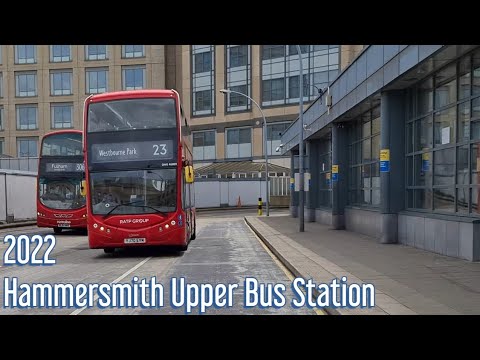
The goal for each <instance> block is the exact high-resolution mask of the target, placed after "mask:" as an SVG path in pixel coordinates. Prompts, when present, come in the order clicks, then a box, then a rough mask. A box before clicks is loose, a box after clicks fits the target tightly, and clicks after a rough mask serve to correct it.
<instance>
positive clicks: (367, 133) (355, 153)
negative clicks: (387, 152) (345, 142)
mask: <svg viewBox="0 0 480 360" xmlns="http://www.w3.org/2000/svg"><path fill="white" fill-rule="evenodd" d="M348 138H349V146H348V148H349V149H348V154H349V174H348V203H349V204H350V205H365V206H371V207H379V206H380V167H379V165H380V163H379V160H380V107H376V108H373V109H372V110H370V111H367V112H366V113H364V114H363V115H362V116H360V117H359V118H358V119H357V120H356V121H353V122H351V123H350V125H349V129H348Z"/></svg>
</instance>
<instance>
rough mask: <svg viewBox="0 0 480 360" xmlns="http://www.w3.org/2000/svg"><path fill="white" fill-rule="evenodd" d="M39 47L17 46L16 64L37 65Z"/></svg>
mask: <svg viewBox="0 0 480 360" xmlns="http://www.w3.org/2000/svg"><path fill="white" fill-rule="evenodd" d="M36 62H37V47H36V46H35V45H15V64H35V63H36Z"/></svg>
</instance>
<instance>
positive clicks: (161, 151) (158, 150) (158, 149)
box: [153, 144, 167, 156]
mask: <svg viewBox="0 0 480 360" xmlns="http://www.w3.org/2000/svg"><path fill="white" fill-rule="evenodd" d="M153 149H154V151H153V155H155V156H159V155H166V154H167V145H165V144H159V145H157V144H155V145H153Z"/></svg>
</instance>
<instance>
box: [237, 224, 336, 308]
mask: <svg viewBox="0 0 480 360" xmlns="http://www.w3.org/2000/svg"><path fill="white" fill-rule="evenodd" d="M243 221H244V222H245V225H247V228H248V229H249V230H250V231H251V232H252V234H253V235H254V236H255V237H256V238H257V240H258V242H259V243H260V245H262V247H263V248H264V249H265V251H266V252H267V254H268V255H270V257H271V258H272V259H273V261H274V262H275V264H277V265H278V267H279V268H280V269H282V270H283V272H284V273H285V275H287V277H288V279H289V280H290V281H293V280H294V279H295V276H293V274H292V273H291V271H290V270H288V269H287V268H286V267H285V265H283V263H282V262H281V261H280V260H279V259H278V257H277V256H276V255H275V254H274V253H273V252H272V251H271V250H270V249H269V248H268V246H267V245H265V243H264V242H263V241H262V239H260V238H259V237H258V235H257V234H256V233H255V231H253V230H252V228H251V227H250V226H249V225H248V223H247V221H246V220H245V219H243ZM302 292H303V293H304V294H305V295H306V292H305V291H303V290H302ZM312 310H313V311H315V313H316V314H317V315H327V313H326V312H325V311H323V310H320V309H316V308H313V309H312Z"/></svg>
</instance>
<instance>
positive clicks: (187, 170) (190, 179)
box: [185, 165, 193, 184]
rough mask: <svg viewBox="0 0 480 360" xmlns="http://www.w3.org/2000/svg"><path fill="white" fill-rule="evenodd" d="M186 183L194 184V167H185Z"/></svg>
mask: <svg viewBox="0 0 480 360" xmlns="http://www.w3.org/2000/svg"><path fill="white" fill-rule="evenodd" d="M185 182H186V183H187V184H191V183H193V166H191V165H188V166H185Z"/></svg>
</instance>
